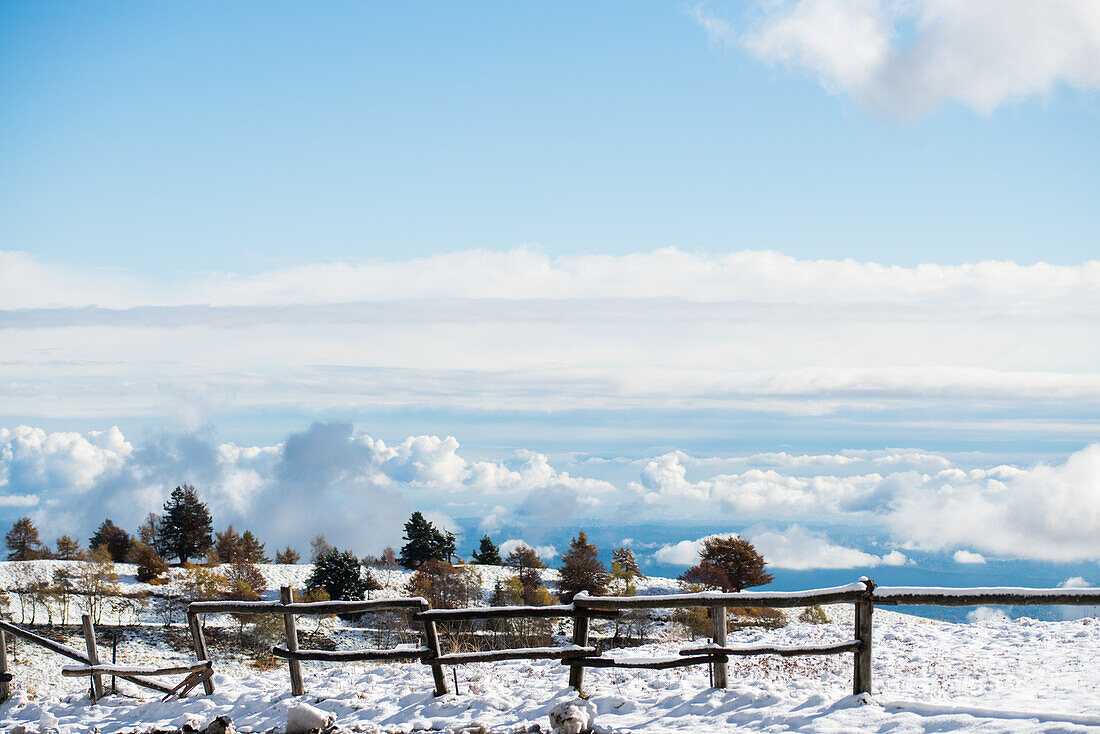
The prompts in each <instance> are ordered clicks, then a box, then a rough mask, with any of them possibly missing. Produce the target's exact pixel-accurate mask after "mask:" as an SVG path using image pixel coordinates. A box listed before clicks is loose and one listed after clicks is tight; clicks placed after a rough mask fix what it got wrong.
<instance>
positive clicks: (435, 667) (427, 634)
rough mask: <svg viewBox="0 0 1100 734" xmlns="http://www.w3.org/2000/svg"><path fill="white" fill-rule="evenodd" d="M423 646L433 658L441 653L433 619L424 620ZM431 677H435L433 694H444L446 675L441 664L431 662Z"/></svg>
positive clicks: (445, 692)
mask: <svg viewBox="0 0 1100 734" xmlns="http://www.w3.org/2000/svg"><path fill="white" fill-rule="evenodd" d="M424 646H425V647H427V648H428V650H429V651H430V652H431V656H432V657H433V658H438V657H439V656H440V655H442V654H443V650H442V648H440V647H439V633H438V631H437V630H436V628H435V621H434V620H431V619H426V620H424ZM431 666H432V677H433V678H434V679H435V695H436V696H444V695H446V694H447V676H445V675H443V666H442V665H440V664H439V663H431Z"/></svg>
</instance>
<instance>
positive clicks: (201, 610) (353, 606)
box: [187, 596, 428, 615]
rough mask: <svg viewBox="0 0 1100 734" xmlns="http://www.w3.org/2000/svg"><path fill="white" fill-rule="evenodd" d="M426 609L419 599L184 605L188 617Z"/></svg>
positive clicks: (211, 602)
mask: <svg viewBox="0 0 1100 734" xmlns="http://www.w3.org/2000/svg"><path fill="white" fill-rule="evenodd" d="M427 608H428V602H427V601H425V600H424V599H422V598H421V597H419V596H414V597H401V598H397V599H372V600H366V601H343V600H337V601H311V602H296V603H290V604H287V603H284V602H282V601H195V602H191V603H190V604H188V605H187V613H188V614H317V615H322V614H361V613H366V612H386V611H401V610H404V611H408V610H410V609H416V610H422V609H427Z"/></svg>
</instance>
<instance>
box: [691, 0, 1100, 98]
mask: <svg viewBox="0 0 1100 734" xmlns="http://www.w3.org/2000/svg"><path fill="white" fill-rule="evenodd" d="M689 15H691V16H692V17H693V18H695V20H696V21H697V22H698V23H699V25H700V26H701V27H702V28H703V29H704V30H705V31H706V33H707V37H708V39H710V41H711V43H715V38H716V37H722V38H725V39H727V40H726V41H724V42H725V43H732V42H733V41H732V38H731V32H730V24H729V22H728V21H724V20H722V19H721V18H720V17H717V16H715V15H714V14H712V13H708V12H706V10H705V9H704V8H702V7H699V6H697V7H695V8H693V9H692V10H691V12H689ZM749 15H750V16H751V18H752V19H751V21H746V24H747V28H746V29H745V30H744V32H742V33H741V34H739V36H738V37H737V39H736V40H737V42H738V43H739V44H741V45H742V46H743V47H744V48H745V49H747V50H748V51H749V52H750V53H752V54H753V55H755V56H756V57H758V58H760V59H763V60H765V61H769V62H773V63H778V64H782V65H784V66H787V67H789V68H792V69H795V70H798V71H802V72H805V73H807V74H809V75H811V76H813V77H815V78H816V79H818V80H819V81H820V82H821V84H822V85H823V86H824V87H825V88H826V89H828V90H830V91H833V92H837V93H840V94H845V95H848V96H850V97H852V98H853V99H855V100H857V101H859V102H861V103H863V104H867V105H869V106H872V107H875V108H879V109H884V110H889V111H891V112H894V113H897V114H900V115H904V116H914V115H919V114H922V113H925V112H927V111H929V110H932V109H934V108H936V107H938V106H939V105H941V104H943V103H944V102H948V101H953V102H957V103H960V104H962V105H965V106H967V107H969V108H971V109H973V110H976V111H978V112H981V113H985V114H988V113H991V112H993V111H994V110H996V109H997V108H998V107H1000V106H1002V105H1004V104H1008V103H1011V102H1014V101H1017V100H1021V99H1026V98H1034V97H1043V96H1046V95H1049V94H1051V93H1052V92H1053V91H1054V90H1055V89H1056V88H1057V87H1059V86H1060V85H1065V86H1067V87H1073V88H1076V89H1081V90H1091V89H1096V88H1097V87H1098V86H1100V6H1098V5H1097V4H1096V3H1095V2H1093V1H1092V0H1046V1H1044V2H1034V1H1033V0H966V1H965V2H952V1H944V0H778V1H773V0H769V1H768V2H759V3H757V5H756V12H755V13H750V14H749Z"/></svg>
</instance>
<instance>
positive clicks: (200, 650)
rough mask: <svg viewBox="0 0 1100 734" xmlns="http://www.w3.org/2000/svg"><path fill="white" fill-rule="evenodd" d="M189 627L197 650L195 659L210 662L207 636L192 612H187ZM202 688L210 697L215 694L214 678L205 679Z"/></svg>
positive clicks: (209, 676)
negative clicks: (207, 650)
mask: <svg viewBox="0 0 1100 734" xmlns="http://www.w3.org/2000/svg"><path fill="white" fill-rule="evenodd" d="M187 625H188V626H189V627H190V628H191V644H192V645H193V646H194V648H195V659H196V660H198V661H200V662H201V661H208V660H210V655H209V654H208V653H207V652H206V635H205V634H203V631H202V623H201V622H200V621H199V617H198V615H196V614H191V612H190V610H188V612H187ZM202 688H203V690H204V691H206V695H208V696H209V695H210V694H211V693H213V692H214V676H212V675H208V676H206V677H205V678H203V679H202Z"/></svg>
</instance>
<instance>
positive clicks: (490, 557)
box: [473, 535, 504, 566]
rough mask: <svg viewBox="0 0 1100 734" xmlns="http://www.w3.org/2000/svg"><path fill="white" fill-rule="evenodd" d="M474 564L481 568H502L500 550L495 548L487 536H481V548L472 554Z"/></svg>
mask: <svg viewBox="0 0 1100 734" xmlns="http://www.w3.org/2000/svg"><path fill="white" fill-rule="evenodd" d="M473 560H474V563H480V564H481V565H483V566H502V565H504V560H503V559H502V558H501V557H500V548H497V546H496V544H494V543H493V541H492V539H490V538H489V536H488V535H485V536H482V538H481V546H480V548H478V550H476V551H474V553H473Z"/></svg>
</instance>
